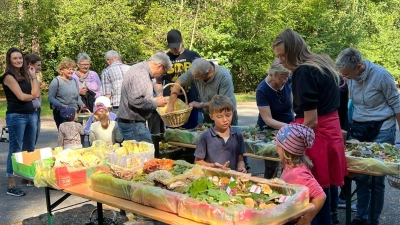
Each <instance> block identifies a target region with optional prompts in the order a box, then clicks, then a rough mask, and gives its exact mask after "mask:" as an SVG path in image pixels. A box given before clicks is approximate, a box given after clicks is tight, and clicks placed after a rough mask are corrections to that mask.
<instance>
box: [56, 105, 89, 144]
mask: <svg viewBox="0 0 400 225" xmlns="http://www.w3.org/2000/svg"><path fill="white" fill-rule="evenodd" d="M60 116H62V117H64V118H65V119H66V122H64V123H62V124H60V127H59V129H58V146H62V147H63V148H64V149H66V148H71V149H74V148H82V144H81V135H84V134H85V133H84V131H83V127H82V124H80V123H76V122H75V121H76V120H77V119H78V117H77V114H76V111H75V108H72V107H62V108H61V110H60Z"/></svg>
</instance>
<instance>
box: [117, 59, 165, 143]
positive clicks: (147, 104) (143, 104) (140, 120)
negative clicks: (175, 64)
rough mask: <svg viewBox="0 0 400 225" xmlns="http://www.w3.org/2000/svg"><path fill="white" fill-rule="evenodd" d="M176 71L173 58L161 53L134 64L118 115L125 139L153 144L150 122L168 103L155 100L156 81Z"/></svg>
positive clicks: (128, 73) (123, 90)
mask: <svg viewBox="0 0 400 225" xmlns="http://www.w3.org/2000/svg"><path fill="white" fill-rule="evenodd" d="M171 68H172V64H171V61H170V60H169V57H168V56H167V54H165V53H164V52H157V53H156V54H154V55H153V56H152V57H150V59H149V60H147V61H143V62H140V63H137V64H135V65H133V66H132V67H131V68H130V69H129V70H128V71H127V72H126V74H125V76H124V80H123V83H122V88H121V99H120V105H119V109H118V112H117V121H118V127H120V129H121V133H122V136H123V137H124V139H125V140H136V141H146V142H149V143H152V139H151V134H150V131H149V129H148V128H147V127H146V120H147V119H149V118H150V116H151V113H152V112H153V110H154V109H156V108H157V107H159V106H160V107H162V106H165V105H166V104H167V99H166V98H164V97H153V81H152V79H153V78H158V77H161V76H162V75H163V74H166V73H167V71H168V70H170V69H171Z"/></svg>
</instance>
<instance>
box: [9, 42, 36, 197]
mask: <svg viewBox="0 0 400 225" xmlns="http://www.w3.org/2000/svg"><path fill="white" fill-rule="evenodd" d="M1 82H2V85H3V89H4V93H5V95H6V99H7V112H6V123H7V126H8V132H9V141H10V142H9V152H8V157H7V173H6V176H7V177H8V189H7V194H8V195H12V196H23V195H25V192H23V191H22V190H21V189H19V188H18V187H17V186H16V184H15V179H14V174H13V172H14V171H13V169H12V162H11V156H12V154H13V153H16V152H20V151H21V150H22V143H23V140H24V143H25V144H24V145H25V148H26V149H23V150H28V151H33V150H34V145H35V140H36V135H35V134H36V123H37V116H36V113H35V108H34V107H33V104H32V99H34V98H37V97H39V92H40V90H39V82H38V80H37V77H36V73H35V69H34V68H33V67H32V66H29V68H28V67H27V65H26V63H25V61H24V58H23V57H22V52H21V51H20V50H19V49H17V48H10V49H9V50H8V51H7V54H6V72H5V73H4V75H3V76H2V77H1Z"/></svg>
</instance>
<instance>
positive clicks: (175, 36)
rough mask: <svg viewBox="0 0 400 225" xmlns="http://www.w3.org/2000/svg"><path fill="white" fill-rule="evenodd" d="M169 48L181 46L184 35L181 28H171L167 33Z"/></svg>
mask: <svg viewBox="0 0 400 225" xmlns="http://www.w3.org/2000/svg"><path fill="white" fill-rule="evenodd" d="M167 42H168V48H179V46H180V45H181V43H182V35H181V32H180V31H179V30H170V31H169V32H168V34H167Z"/></svg>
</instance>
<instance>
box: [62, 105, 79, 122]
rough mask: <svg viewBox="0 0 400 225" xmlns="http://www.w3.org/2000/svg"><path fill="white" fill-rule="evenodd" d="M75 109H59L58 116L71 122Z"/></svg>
mask: <svg viewBox="0 0 400 225" xmlns="http://www.w3.org/2000/svg"><path fill="white" fill-rule="evenodd" d="M75 113H76V112H75V108H73V107H69V106H67V107H61V110H60V116H61V117H62V118H64V119H66V120H67V121H73V120H74V119H75Z"/></svg>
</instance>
